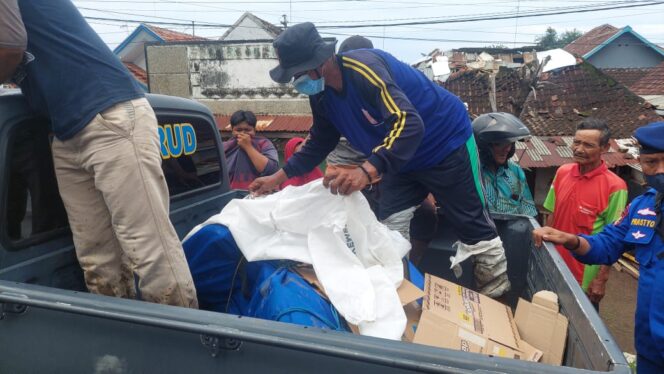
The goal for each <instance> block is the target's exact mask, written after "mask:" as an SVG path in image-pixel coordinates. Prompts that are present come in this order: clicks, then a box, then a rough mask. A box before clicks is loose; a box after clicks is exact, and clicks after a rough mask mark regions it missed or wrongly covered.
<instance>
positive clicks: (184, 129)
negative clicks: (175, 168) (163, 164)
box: [159, 123, 197, 160]
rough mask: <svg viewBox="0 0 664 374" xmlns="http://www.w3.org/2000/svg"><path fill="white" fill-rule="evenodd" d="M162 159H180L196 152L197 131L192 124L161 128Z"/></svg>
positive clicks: (177, 124) (163, 126)
mask: <svg viewBox="0 0 664 374" xmlns="http://www.w3.org/2000/svg"><path fill="white" fill-rule="evenodd" d="M159 143H160V144H161V158H162V159H164V160H166V159H169V158H178V157H180V156H182V155H190V154H192V153H194V152H196V147H197V142H196V131H194V127H193V126H192V125H191V124H190V123H176V124H173V125H170V124H167V125H160V126H159Z"/></svg>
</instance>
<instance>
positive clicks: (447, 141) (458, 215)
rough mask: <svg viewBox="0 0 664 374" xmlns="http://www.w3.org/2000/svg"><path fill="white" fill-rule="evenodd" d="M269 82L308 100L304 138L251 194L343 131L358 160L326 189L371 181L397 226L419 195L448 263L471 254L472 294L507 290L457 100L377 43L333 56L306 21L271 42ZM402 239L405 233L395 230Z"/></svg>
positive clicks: (313, 159) (317, 155)
mask: <svg viewBox="0 0 664 374" xmlns="http://www.w3.org/2000/svg"><path fill="white" fill-rule="evenodd" d="M274 47H275V50H276V53H277V55H278V57H279V66H277V67H276V68H274V69H273V70H272V71H270V75H271V77H272V79H273V80H275V81H276V82H278V83H289V82H291V81H292V84H293V86H294V87H295V88H296V89H297V90H298V91H299V92H300V93H302V94H305V95H308V96H309V102H310V105H311V111H312V113H313V118H314V123H313V126H312V128H311V132H310V135H311V138H310V141H308V142H307V144H306V145H305V146H304V147H303V149H302V150H301V151H300V152H298V153H296V154H295V155H294V156H293V157H292V158H291V159H290V160H289V161H288V163H287V164H286V165H285V166H284V167H283V169H281V170H279V171H278V172H277V173H275V174H273V175H272V176H269V177H263V178H258V179H257V180H256V181H254V183H253V184H252V185H251V186H250V189H251V190H252V191H253V192H254V193H259V194H260V193H266V192H269V191H271V190H273V189H274V188H275V187H276V186H278V185H279V184H280V183H282V182H283V181H285V180H286V179H288V178H289V177H293V176H297V175H302V174H304V173H306V172H308V171H310V170H311V169H313V168H314V167H315V166H317V165H318V164H319V163H320V162H321V161H323V160H324V159H325V156H327V154H328V153H330V151H332V150H333V149H334V148H335V146H336V145H337V143H338V141H339V137H340V136H341V135H343V136H344V137H345V138H346V139H347V140H348V141H349V143H350V144H351V145H352V146H353V148H355V149H357V150H359V151H361V152H362V153H363V154H364V155H365V156H366V157H367V161H365V162H364V163H362V164H361V165H359V167H357V168H349V169H347V168H339V169H337V170H335V171H334V172H330V173H327V174H326V176H325V178H324V181H323V183H324V184H325V185H326V186H329V188H330V190H331V192H332V193H335V194H336V193H339V194H344V195H345V194H350V193H352V192H355V191H360V190H361V189H363V188H364V187H365V186H367V185H369V184H372V183H373V182H376V181H377V180H378V179H379V178H381V188H380V200H379V206H380V208H379V212H378V218H379V219H380V220H382V221H383V222H384V223H385V224H386V225H388V226H389V227H391V228H393V229H396V230H398V231H400V232H404V233H405V232H407V231H408V228H409V223H410V220H411V218H412V217H413V212H414V211H415V207H416V206H417V205H419V204H420V203H421V202H422V201H423V200H424V199H425V198H426V197H427V195H428V194H429V193H432V194H433V195H434V197H435V199H436V201H437V202H438V203H440V204H441V205H442V206H443V210H444V213H445V214H446V215H448V217H449V222H450V224H451V225H452V226H453V228H454V229H455V231H456V233H457V235H458V237H459V240H460V241H459V242H458V243H457V260H459V261H460V260H462V259H463V258H466V257H468V256H470V255H474V257H473V260H474V265H475V268H474V272H475V281H476V283H477V287H478V290H479V291H480V292H482V293H484V294H485V295H488V296H491V297H498V296H501V295H502V294H503V293H504V292H506V291H507V290H509V287H510V284H509V280H508V279H507V263H506V259H505V252H504V249H503V246H502V242H501V241H500V238H498V235H497V232H496V228H495V225H494V223H493V221H492V220H491V218H490V216H489V214H488V212H487V210H486V208H485V205H484V204H485V203H484V191H483V187H482V182H481V178H480V171H479V162H478V157H477V146H476V145H475V141H474V139H473V137H472V128H471V126H470V119H469V117H468V113H467V111H466V109H465V107H464V105H463V103H462V102H461V101H460V100H459V98H457V97H456V96H454V95H452V94H450V93H449V92H447V91H445V90H444V89H443V88H441V87H440V86H438V85H437V84H435V83H433V82H431V81H430V80H429V79H427V78H426V77H425V76H424V75H423V74H422V73H421V72H419V71H418V70H416V69H414V68H412V67H410V66H409V65H407V64H404V63H402V62H400V61H398V60H397V59H396V58H394V57H393V56H392V55H390V54H388V53H386V52H384V51H381V50H378V49H358V50H352V51H347V52H343V53H340V54H338V55H335V54H334V43H326V42H324V41H323V40H322V38H321V37H320V35H319V34H318V31H317V30H316V28H315V27H314V25H313V24H312V23H302V24H299V25H295V26H293V27H290V28H288V29H287V30H286V31H284V32H283V33H282V34H281V35H280V36H279V37H277V39H276V40H275V41H274ZM404 236H405V235H404Z"/></svg>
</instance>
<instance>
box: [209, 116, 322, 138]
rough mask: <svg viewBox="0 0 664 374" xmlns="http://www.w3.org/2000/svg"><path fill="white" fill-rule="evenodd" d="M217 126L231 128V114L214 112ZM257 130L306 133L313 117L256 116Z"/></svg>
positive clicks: (224, 129)
mask: <svg viewBox="0 0 664 374" xmlns="http://www.w3.org/2000/svg"><path fill="white" fill-rule="evenodd" d="M214 117H215V120H216V121H217V128H219V130H221V131H230V130H231V125H230V123H231V116H228V115H219V114H215V116H214ZM256 119H257V123H256V131H258V132H295V133H307V132H309V128H311V124H312V123H313V119H312V117H311V116H293V115H272V116H269V115H268V116H256Z"/></svg>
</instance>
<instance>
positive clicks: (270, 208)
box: [185, 180, 410, 340]
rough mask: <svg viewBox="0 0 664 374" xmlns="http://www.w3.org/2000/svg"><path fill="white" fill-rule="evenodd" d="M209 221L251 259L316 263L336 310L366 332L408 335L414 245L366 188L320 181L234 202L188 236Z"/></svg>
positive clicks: (316, 268) (363, 332)
mask: <svg viewBox="0 0 664 374" xmlns="http://www.w3.org/2000/svg"><path fill="white" fill-rule="evenodd" d="M208 224H222V225H225V226H227V227H228V228H229V229H230V231H231V233H232V234H233V238H234V239H235V241H236V243H237V245H238V247H239V248H240V250H241V251H242V253H243V254H244V256H245V257H246V258H247V260H248V261H258V260H279V259H288V260H293V261H298V262H303V263H308V264H312V265H313V267H314V270H315V272H316V275H317V277H318V279H319V281H320V282H321V284H322V285H323V288H324V289H325V292H326V294H327V295H328V297H329V298H330V301H331V302H332V304H333V305H334V307H335V308H336V309H337V310H338V311H339V313H340V314H341V315H342V316H343V317H344V318H345V319H346V320H347V321H348V322H349V323H352V324H355V325H358V327H359V329H360V333H361V334H362V335H369V336H376V337H382V338H387V339H394V340H399V339H400V338H401V335H402V333H403V330H404V328H405V325H406V316H405V314H404V311H403V308H402V306H401V303H400V301H399V297H398V295H397V292H396V289H397V288H398V287H399V285H400V284H401V282H402V280H403V263H402V258H403V257H404V256H405V255H406V254H407V253H408V251H409V250H410V243H409V242H408V241H407V240H406V239H404V238H403V237H402V236H401V235H400V234H399V233H398V232H396V231H392V230H390V229H388V228H387V227H386V226H385V225H383V224H381V223H380V222H378V221H377V220H376V217H375V215H374V214H373V212H372V211H371V209H370V208H369V204H368V203H367V201H366V199H365V198H364V196H363V195H362V194H361V193H359V192H356V193H353V194H351V195H348V196H339V195H333V194H331V193H330V191H329V190H327V189H326V188H325V187H324V186H323V185H322V181H320V180H317V181H313V182H311V183H308V184H306V185H304V186H300V187H294V186H289V187H287V188H285V189H284V190H282V191H280V192H277V193H275V194H272V195H268V196H266V197H262V198H256V199H244V200H233V201H231V202H229V203H228V204H227V205H226V206H225V207H224V209H223V210H222V211H221V213H219V214H217V215H215V216H212V217H211V218H210V219H208V220H207V221H206V222H204V223H203V224H201V225H199V226H197V227H196V228H194V229H193V230H192V232H190V233H189V234H188V235H187V238H188V237H189V236H191V235H193V234H194V233H195V232H196V231H197V230H199V229H200V228H201V227H203V226H205V225H208ZM187 238H185V240H186V239H187Z"/></svg>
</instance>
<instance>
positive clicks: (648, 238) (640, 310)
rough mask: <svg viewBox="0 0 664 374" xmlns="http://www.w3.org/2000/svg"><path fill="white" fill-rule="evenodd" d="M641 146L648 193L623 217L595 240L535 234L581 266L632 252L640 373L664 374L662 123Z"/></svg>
mask: <svg viewBox="0 0 664 374" xmlns="http://www.w3.org/2000/svg"><path fill="white" fill-rule="evenodd" d="M634 136H635V137H636V139H637V140H638V141H639V144H640V146H641V154H640V157H639V161H640V163H641V168H642V169H643V174H644V176H645V178H646V182H647V183H648V185H649V186H650V188H649V189H648V190H647V191H646V192H645V193H644V194H643V195H641V196H639V197H637V198H636V199H634V201H632V203H631V204H630V205H629V206H628V207H627V208H626V209H625V211H624V213H623V216H622V218H620V219H619V220H618V221H616V222H615V223H614V224H613V225H610V226H606V227H605V228H604V231H602V232H601V233H599V234H597V235H579V236H577V235H573V234H569V233H566V232H563V231H559V230H555V229H552V228H550V227H543V228H539V229H536V230H534V231H533V239H534V241H535V244H536V245H538V246H539V245H541V244H542V241H543V240H546V241H550V242H552V243H555V244H560V245H562V246H564V247H565V248H566V249H568V250H569V251H570V252H572V254H574V256H575V257H576V258H577V259H578V260H579V261H581V262H584V263H586V264H602V265H610V264H612V263H614V262H616V261H617V260H618V258H620V256H621V255H622V254H623V253H624V252H626V251H630V250H633V251H634V252H635V255H636V259H637V260H638V261H639V265H640V268H639V269H640V277H639V290H638V297H637V306H636V329H635V332H634V334H635V339H634V340H635V341H636V352H637V368H638V371H639V374H644V373H664V223H663V221H664V220H662V215H663V213H662V198H663V197H664V122H655V123H651V124H649V125H647V126H644V127H641V128H639V129H638V130H636V132H635V133H634Z"/></svg>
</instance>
